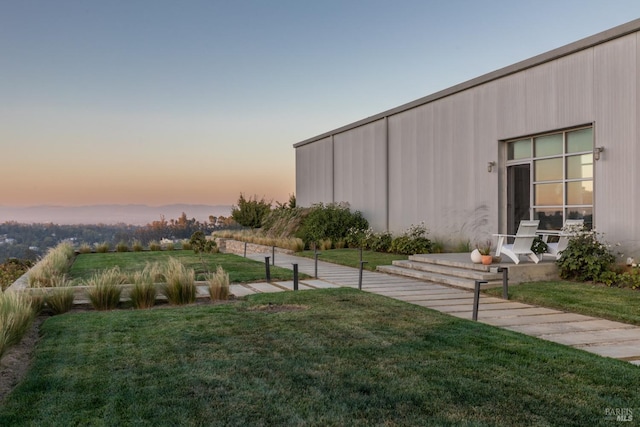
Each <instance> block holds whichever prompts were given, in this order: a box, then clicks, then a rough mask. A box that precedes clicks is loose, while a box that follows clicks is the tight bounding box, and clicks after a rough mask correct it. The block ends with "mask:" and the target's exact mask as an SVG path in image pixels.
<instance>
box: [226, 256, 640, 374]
mask: <svg viewBox="0 0 640 427" xmlns="http://www.w3.org/2000/svg"><path fill="white" fill-rule="evenodd" d="M247 257H248V258H252V259H254V260H257V261H261V262H264V258H265V255H264V254H247ZM314 262H315V261H314V260H313V259H310V258H303V257H297V256H292V255H284V254H277V255H276V265H277V266H279V267H283V268H288V269H293V263H296V264H298V271H299V272H301V273H305V274H307V275H310V276H313V275H314V270H315V267H314ZM318 276H319V277H320V278H321V279H304V280H300V281H299V289H300V290H305V289H322V288H335V287H351V288H357V287H358V280H359V271H358V269H356V268H351V267H346V266H341V265H337V264H331V263H328V262H324V261H318ZM362 282H363V286H362V290H363V291H366V292H372V293H376V294H379V295H384V296H387V297H390V298H395V299H398V300H401V301H406V302H408V303H411V304H416V305H420V306H423V307H428V308H431V309H433V310H437V311H440V312H443V313H447V314H449V315H451V316H456V317H460V318H463V319H469V320H471V318H472V311H473V292H472V291H468V290H463V289H458V288H452V287H448V286H444V285H440V284H436V283H430V282H424V281H421V280H417V279H412V278H408V277H402V276H394V275H390V274H386V273H379V272H372V271H366V270H365V271H364V272H363V278H362ZM292 289H293V282H290V281H289V282H273V283H251V284H246V285H232V287H231V292H232V293H233V294H235V295H237V296H245V295H249V294H251V293H260V292H280V291H285V290H292ZM478 321H479V322H482V323H486V324H488V325H492V326H496V327H500V328H504V329H508V330H511V331H515V332H519V333H523V334H526V335H531V336H534V337H538V338H541V339H544V340H547V341H553V342H556V343H560V344H563V345H567V346H571V347H574V348H579V349H582V350H585V351H588V352H590V353H595V354H598V355H600V356H604V357H611V358H614V359H620V360H625V361H629V362H630V363H633V364H635V365H638V366H640V327H638V326H634V325H628V324H626V323H620V322H613V321H610V320H604V319H599V318H595V317H591V316H584V315H581V314H574V313H567V312H563V311H560V310H555V309H549V308H544V307H537V306H533V305H529V304H522V303H519V302H513V301H508V300H503V299H501V298H496V297H490V296H486V295H481V296H480V305H479V311H478Z"/></svg>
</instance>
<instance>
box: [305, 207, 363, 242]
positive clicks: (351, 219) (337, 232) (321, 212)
mask: <svg viewBox="0 0 640 427" xmlns="http://www.w3.org/2000/svg"><path fill="white" fill-rule="evenodd" d="M368 227H369V223H368V222H367V220H366V219H365V218H364V217H363V216H362V213H360V212H358V211H356V212H353V213H352V212H351V211H350V210H349V205H348V204H335V203H331V204H328V205H324V204H322V203H320V204H317V205H314V206H313V207H312V208H311V210H310V211H309V214H308V215H307V217H306V218H305V219H304V222H303V224H302V226H301V228H300V230H299V231H298V237H300V238H301V239H302V240H304V241H305V243H306V244H307V245H309V244H311V243H318V242H320V241H321V240H324V239H330V240H331V241H332V242H338V241H340V240H346V239H347V235H348V233H349V230H350V229H356V230H366V229H367V228H368Z"/></svg>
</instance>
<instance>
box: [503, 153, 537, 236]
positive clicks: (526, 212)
mask: <svg viewBox="0 0 640 427" xmlns="http://www.w3.org/2000/svg"><path fill="white" fill-rule="evenodd" d="M529 219H531V165H530V164H529V163H524V164H521V165H513V166H508V167H507V233H508V234H516V231H517V229H518V225H519V224H520V221H522V220H529Z"/></svg>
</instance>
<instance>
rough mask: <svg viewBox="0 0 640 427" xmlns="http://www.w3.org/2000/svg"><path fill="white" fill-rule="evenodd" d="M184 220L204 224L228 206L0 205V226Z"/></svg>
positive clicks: (225, 213) (225, 212)
mask: <svg viewBox="0 0 640 427" xmlns="http://www.w3.org/2000/svg"><path fill="white" fill-rule="evenodd" d="M183 212H184V213H185V214H186V215H187V218H195V219H197V220H198V221H200V222H204V221H208V220H209V215H213V216H229V215H231V206H229V205H190V204H172V205H162V206H148V205H136V204H129V205H116V204H113V205H87V206H51V205H40V206H28V207H15V206H2V205H0V223H3V222H7V221H16V222H19V223H23V224H33V223H49V222H51V223H54V224H60V225H63V224H64V225H67V224H119V223H124V224H131V225H146V224H149V223H150V222H153V221H157V220H159V219H160V218H161V216H163V215H164V217H165V219H166V220H170V219H177V218H178V217H180V216H181V215H182V213H183Z"/></svg>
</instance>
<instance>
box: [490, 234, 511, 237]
mask: <svg viewBox="0 0 640 427" xmlns="http://www.w3.org/2000/svg"><path fill="white" fill-rule="evenodd" d="M493 236H495V237H516V236H515V235H513V234H493Z"/></svg>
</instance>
